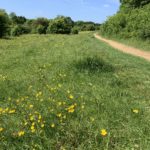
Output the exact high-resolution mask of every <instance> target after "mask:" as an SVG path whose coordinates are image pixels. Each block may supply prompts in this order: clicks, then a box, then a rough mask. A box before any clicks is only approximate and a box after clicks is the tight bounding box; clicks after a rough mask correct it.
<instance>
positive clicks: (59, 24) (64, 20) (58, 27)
mask: <svg viewBox="0 0 150 150" xmlns="http://www.w3.org/2000/svg"><path fill="white" fill-rule="evenodd" d="M73 25H74V23H73V21H72V19H71V18H70V17H64V16H58V17H56V18H55V19H53V20H51V21H50V23H49V27H48V30H47V33H55V34H70V33H71V29H72V27H73Z"/></svg>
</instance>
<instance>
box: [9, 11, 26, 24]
mask: <svg viewBox="0 0 150 150" xmlns="http://www.w3.org/2000/svg"><path fill="white" fill-rule="evenodd" d="M9 17H10V19H11V20H12V23H13V24H15V25H17V24H24V23H25V22H26V21H27V19H26V18H25V17H24V16H17V15H16V14H15V13H14V12H12V13H10V15H9Z"/></svg>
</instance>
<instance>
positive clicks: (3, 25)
mask: <svg viewBox="0 0 150 150" xmlns="http://www.w3.org/2000/svg"><path fill="white" fill-rule="evenodd" d="M8 32H9V18H8V15H7V13H6V12H5V11H4V10H0V38H2V37H3V36H5V35H7V34H8Z"/></svg>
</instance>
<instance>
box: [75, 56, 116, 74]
mask: <svg viewBox="0 0 150 150" xmlns="http://www.w3.org/2000/svg"><path fill="white" fill-rule="evenodd" d="M75 67H76V68H77V69H78V70H80V71H88V72H89V73H96V72H113V71H114V70H115V68H114V67H113V66H112V65H111V64H109V63H107V62H105V61H104V60H103V59H102V58H100V57H97V56H92V57H86V58H84V59H81V60H79V61H78V62H77V63H76V64H75Z"/></svg>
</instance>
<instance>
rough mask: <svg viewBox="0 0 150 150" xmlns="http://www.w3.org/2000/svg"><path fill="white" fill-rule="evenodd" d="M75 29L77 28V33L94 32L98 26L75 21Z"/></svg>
mask: <svg viewBox="0 0 150 150" xmlns="http://www.w3.org/2000/svg"><path fill="white" fill-rule="evenodd" d="M75 27H76V28H78V30H79V31H95V30H99V28H100V24H98V23H94V22H84V21H77V22H75Z"/></svg>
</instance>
